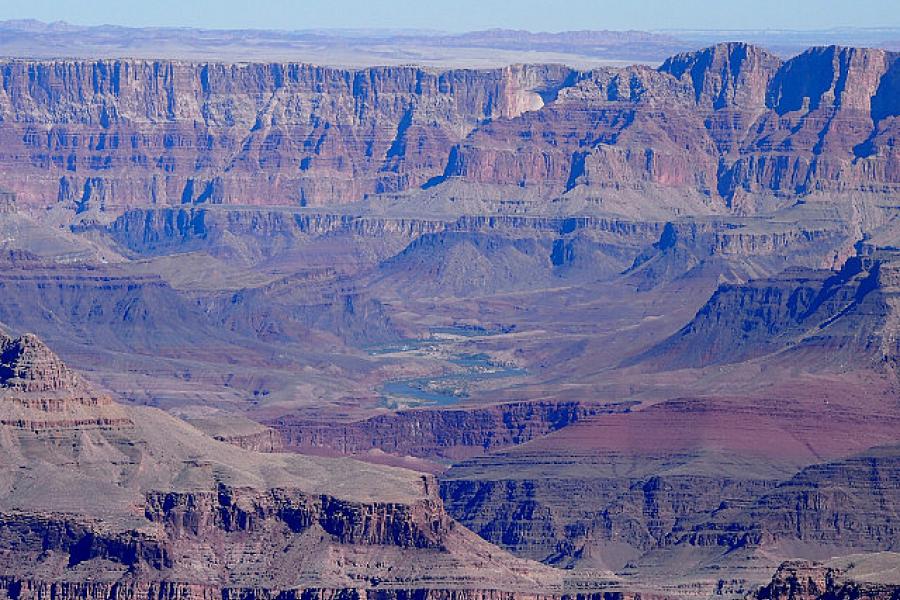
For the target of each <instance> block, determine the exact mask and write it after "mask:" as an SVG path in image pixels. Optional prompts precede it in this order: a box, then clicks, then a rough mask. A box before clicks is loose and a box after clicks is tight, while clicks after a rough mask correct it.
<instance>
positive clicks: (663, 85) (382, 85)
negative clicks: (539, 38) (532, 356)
mask: <svg viewBox="0 0 900 600" xmlns="http://www.w3.org/2000/svg"><path fill="white" fill-rule="evenodd" d="M897 64H898V61H897V55H896V54H893V53H889V52H885V51H880V50H868V49H854V48H838V47H830V48H814V49H811V50H809V51H807V52H805V53H803V54H801V55H800V56H798V57H796V58H794V59H791V60H789V61H787V62H786V63H784V64H781V61H780V59H778V58H777V57H775V56H773V55H771V54H769V53H767V52H765V51H764V50H761V49H759V48H755V47H752V46H748V45H746V44H723V45H720V46H716V47H713V48H709V49H706V50H703V51H700V52H696V53H689V54H682V55H678V56H675V57H672V58H670V59H669V60H667V61H666V62H665V63H664V64H663V65H662V67H660V69H658V70H653V69H649V68H646V67H629V68H624V69H601V70H596V71H592V72H585V73H578V72H575V71H572V70H570V69H567V68H564V67H559V66H518V67H508V68H505V69H495V70H484V71H475V70H458V71H445V72H440V73H436V72H431V71H428V70H424V69H417V68H412V67H385V68H371V69H364V70H341V69H330V68H320V67H313V66H308V65H300V64H240V65H237V64H236V65H226V64H214V63H203V64H201V63H197V64H192V63H181V62H171V61H161V62H145V61H75V62H72V61H50V62H29V61H7V62H6V63H4V64H3V65H2V69H3V73H4V78H3V86H2V89H0V115H2V117H3V119H4V129H3V138H2V141H3V148H4V151H3V152H2V153H0V170H2V173H3V175H4V185H5V186H7V187H8V188H9V190H10V191H12V192H16V193H17V194H18V201H19V203H21V204H23V205H32V206H49V205H53V204H56V203H58V202H62V203H64V204H65V205H67V206H69V207H73V208H75V209H76V210H77V211H80V212H84V211H87V210H89V209H91V208H97V207H104V206H105V207H107V208H108V209H109V210H113V211H120V210H121V209H122V208H123V207H128V206H136V205H147V204H163V205H178V204H204V203H226V204H257V205H273V204H282V205H284V204H290V205H305V204H309V205H322V204H336V203H346V202H351V201H355V200H360V199H362V198H363V197H364V196H365V195H367V194H379V193H394V192H399V191H403V190H410V189H416V188H419V187H422V186H426V184H427V185H433V184H436V183H439V182H441V181H444V180H446V179H449V178H461V179H464V180H466V181H469V182H472V183H475V184H488V185H501V186H512V187H514V188H519V189H521V188H528V189H532V190H536V191H537V193H538V194H539V195H542V196H545V197H546V196H554V195H558V194H561V193H564V192H567V191H571V190H573V189H576V188H577V189H580V190H582V191H585V190H587V191H589V193H590V194H594V195H596V194H597V193H600V192H601V191H604V190H605V191H606V193H613V192H621V191H623V190H639V191H646V190H650V189H656V188H660V189H661V190H663V191H662V192H659V191H657V192H656V193H657V195H658V198H657V200H656V202H658V203H662V204H666V203H669V202H671V200H670V199H669V198H667V195H666V194H665V193H664V190H667V189H668V190H672V189H678V190H681V191H682V192H685V193H687V194H688V197H689V198H690V202H689V203H688V204H687V206H688V207H689V208H690V210H691V211H692V212H695V213H696V212H699V213H702V212H709V211H716V210H725V209H727V208H729V207H730V208H731V209H732V210H736V211H739V212H752V211H755V210H758V209H759V208H761V207H763V206H765V204H766V202H767V201H766V200H765V199H764V198H762V197H761V196H766V195H767V194H769V195H770V194H776V195H791V194H796V193H801V194H802V193H807V192H812V191H815V190H826V191H830V192H845V191H854V190H855V191H860V190H862V191H868V192H875V193H880V194H883V193H890V192H892V191H895V190H896V189H897V186H898V185H900V180H898V176H897V172H898V168H897V160H898V158H897V156H896V152H895V151H894V149H893V148H894V144H893V143H892V140H894V139H895V138H896V135H897V132H896V127H897V124H896V117H897V113H898V106H897V102H896V100H895V98H896V96H897V89H896V87H897V82H898V79H897V72H898V68H900V67H898V66H897Z"/></svg>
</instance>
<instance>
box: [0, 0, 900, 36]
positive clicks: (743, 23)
mask: <svg viewBox="0 0 900 600" xmlns="http://www.w3.org/2000/svg"><path fill="white" fill-rule="evenodd" d="M22 18H34V19H41V20H43V21H54V20H64V21H69V22H71V23H77V24H83V25H96V24H103V23H113V24H119V25H135V26H144V25H168V26H179V25H180V26H193V27H212V28H239V27H247V28H264V29H307V28H318V27H351V28H356V27H378V28H384V27H392V28H429V29H443V30H450V31H466V30H473V29H485V28H491V27H503V28H512V29H529V30H532V31H560V30H566V29H667V28H679V29H683V28H695V29H722V28H727V29H758V28H759V29H762V28H766V29H773V28H775V29H778V28H783V29H821V28H831V27H839V26H849V27H878V26H900V0H737V1H733V0H556V1H552V0H544V1H541V0H142V1H134V0H0V19H22Z"/></svg>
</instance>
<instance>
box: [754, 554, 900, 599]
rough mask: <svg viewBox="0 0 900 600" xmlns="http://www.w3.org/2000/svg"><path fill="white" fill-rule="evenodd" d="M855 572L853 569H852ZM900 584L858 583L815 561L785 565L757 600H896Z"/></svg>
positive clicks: (831, 567) (863, 580) (757, 596)
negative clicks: (850, 599)
mask: <svg viewBox="0 0 900 600" xmlns="http://www.w3.org/2000/svg"><path fill="white" fill-rule="evenodd" d="M851 570H852V569H851ZM897 597H900V584H897V583H889V582H884V583H883V582H873V581H866V580H865V578H862V580H861V581H857V580H855V579H854V578H853V577H852V576H848V575H847V573H845V572H844V571H843V570H842V569H840V568H836V567H835V566H831V565H827V564H823V563H818V562H812V561H800V560H796V561H786V562H785V563H783V564H782V565H781V566H779V567H778V570H777V571H776V572H775V575H774V576H773V577H772V581H771V582H769V584H768V585H766V586H764V587H762V588H761V589H760V590H759V591H758V592H757V593H756V595H755V598H756V599H757V600H824V599H825V598H828V599H832V598H833V599H835V600H847V599H849V598H866V599H868V600H894V599H895V598H897Z"/></svg>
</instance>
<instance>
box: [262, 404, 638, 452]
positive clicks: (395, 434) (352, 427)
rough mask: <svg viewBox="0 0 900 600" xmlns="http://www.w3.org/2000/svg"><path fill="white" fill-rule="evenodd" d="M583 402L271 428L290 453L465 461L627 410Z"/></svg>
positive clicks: (294, 421) (287, 421)
mask: <svg viewBox="0 0 900 600" xmlns="http://www.w3.org/2000/svg"><path fill="white" fill-rule="evenodd" d="M628 406H629V405H628V404H627V403H622V404H619V405H616V404H612V405H591V404H580V403H578V402H518V403H516V402H513V403H508V404H502V405H498V406H492V407H489V408H469V409H446V410H406V411H397V412H395V413H392V414H390V415H383V416H377V417H372V418H370V419H367V420H364V421H358V422H350V423H334V422H322V421H320V420H313V419H303V418H302V417H298V416H290V415H288V416H284V417H280V418H278V419H276V420H273V421H271V422H270V423H269V425H271V426H272V427H273V428H275V429H276V430H277V431H279V432H280V433H281V435H282V438H283V439H284V444H285V447H286V448H290V449H293V450H298V451H303V450H322V449H325V450H333V451H337V452H340V453H343V454H364V453H366V452H368V451H369V450H372V449H376V448H377V449H380V450H383V451H385V452H389V453H393V454H400V455H411V456H417V457H422V458H453V459H459V458H465V457H468V456H476V455H480V454H483V453H485V452H488V451H489V450H491V449H496V448H503V447H505V446H512V445H516V444H522V443H524V442H527V441H529V440H531V439H534V438H536V437H539V436H541V435H543V434H546V433H548V432H550V431H554V430H556V429H560V428H562V427H565V426H566V425H569V424H571V423H574V422H576V421H578V420H579V419H581V418H584V417H585V416H588V415H593V414H602V413H606V412H619V411H624V410H627V408H628Z"/></svg>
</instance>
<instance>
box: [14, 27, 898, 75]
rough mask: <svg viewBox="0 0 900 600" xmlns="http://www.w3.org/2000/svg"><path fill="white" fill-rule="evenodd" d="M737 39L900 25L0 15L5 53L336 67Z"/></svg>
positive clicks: (492, 60) (791, 49)
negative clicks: (130, 20)
mask: <svg viewBox="0 0 900 600" xmlns="http://www.w3.org/2000/svg"><path fill="white" fill-rule="evenodd" d="M734 40H745V41H750V42H754V43H759V44H761V45H764V46H766V47H768V48H769V49H771V50H774V51H776V52H778V53H779V54H781V55H783V56H790V55H793V54H797V53H799V52H801V51H802V50H804V49H806V48H807V47H809V46H815V45H822V44H842V45H848V46H865V47H878V48H886V49H900V27H897V28H890V27H886V28H879V29H837V30H823V31H742V30H725V31H716V30H683V31H659V32H646V31H566V32H561V33H532V32H528V31H518V30H509V29H490V30H484V31H474V32H470V33H445V32H440V31H415V30H404V29H399V30H379V29H363V30H342V29H318V30H315V29H313V30H302V31H281V30H278V31H273V30H268V31H267V30H254V29H246V30H215V29H193V28H171V27H168V28H167V27H143V28H135V27H121V26H113V25H100V26H90V27H87V26H78V25H71V24H68V23H65V22H54V23H44V22H41V21H34V20H19V21H0V56H8V57H27V58H64V57H73V58H148V59H152V58H168V59H184V60H214V61H223V60H224V61H238V62H246V61H291V62H306V63H313V64H320V65H334V66H373V65H398V64H419V65H431V66H438V67H451V66H470V67H479V66H482V67H486V66H502V65H507V64H512V63H546V62H552V63H563V64H567V65H570V66H574V67H579V68H589V67H592V66H599V65H608V64H628V63H648V64H659V63H661V62H662V61H663V60H664V59H665V58H666V57H667V56H670V55H671V54H675V53H677V52H683V51H686V50H693V49H696V48H699V47H702V46H707V45H710V44H714V43H718V42H724V41H734Z"/></svg>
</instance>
